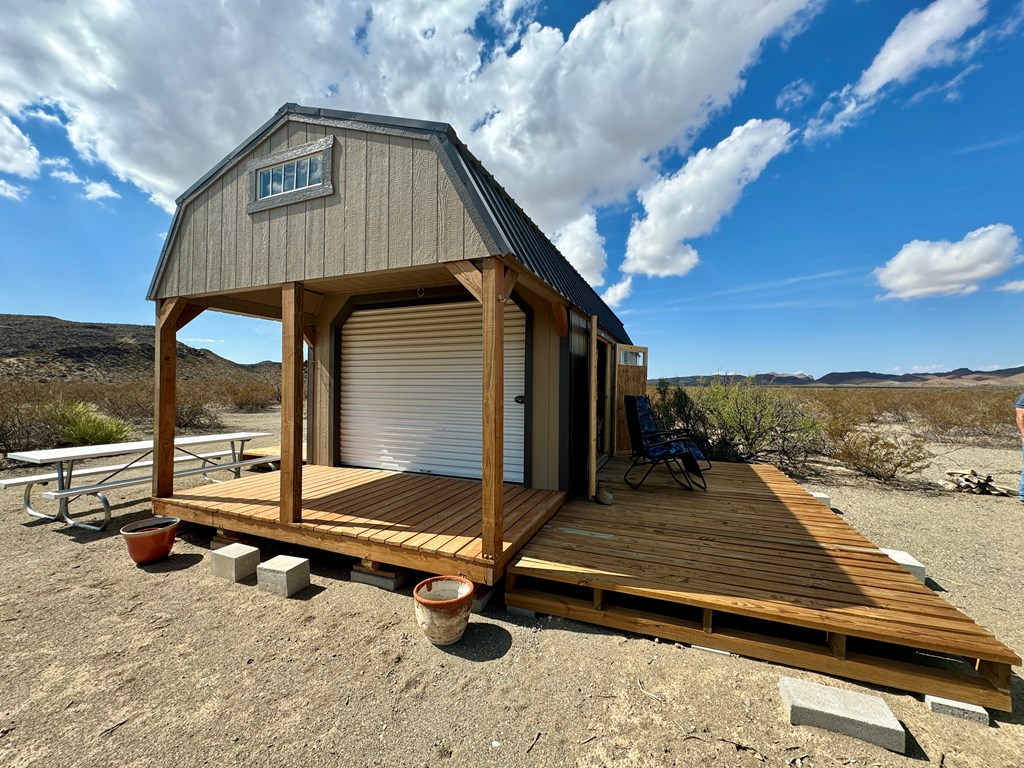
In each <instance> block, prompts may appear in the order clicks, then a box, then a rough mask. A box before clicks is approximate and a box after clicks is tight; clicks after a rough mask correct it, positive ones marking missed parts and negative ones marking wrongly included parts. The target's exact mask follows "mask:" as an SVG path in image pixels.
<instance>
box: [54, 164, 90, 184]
mask: <svg viewBox="0 0 1024 768" xmlns="http://www.w3.org/2000/svg"><path fill="white" fill-rule="evenodd" d="M50 176H52V177H53V178H55V179H59V180H60V181H63V182H65V183H67V184H84V183H85V182H84V181H82V179H81V177H80V176H79V175H78V174H77V173H75V172H74V171H68V170H64V169H63V168H60V169H58V170H56V171H50Z"/></svg>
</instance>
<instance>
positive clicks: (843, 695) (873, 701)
mask: <svg viewBox="0 0 1024 768" xmlns="http://www.w3.org/2000/svg"><path fill="white" fill-rule="evenodd" d="M779 693H780V694H781V695H782V703H783V706H784V707H785V709H786V715H787V716H788V717H789V722H790V723H792V724H793V725H813V726H814V727H815V728H824V729H825V730H827V731H834V732H835V733H841V734H843V735H845V736H852V737H853V738H855V739H860V740H861V741H867V742H869V743H871V744H877V745H878V746H880V747H884V748H885V749H888V750H891V751H893V752H899V753H903V752H906V749H907V732H906V730H904V728H903V726H902V725H901V724H900V721H899V720H897V719H896V716H895V715H894V714H893V713H892V710H891V709H889V705H888V704H886V703H885V702H884V701H883V700H882V699H881V698H880V697H878V696H870V695H868V694H866V693H858V692H856V691H846V690H842V689H840V688H832V687H830V686H827V685H819V684H818V683H810V682H807V681H806V680H797V679H796V678H793V677H781V678H779Z"/></svg>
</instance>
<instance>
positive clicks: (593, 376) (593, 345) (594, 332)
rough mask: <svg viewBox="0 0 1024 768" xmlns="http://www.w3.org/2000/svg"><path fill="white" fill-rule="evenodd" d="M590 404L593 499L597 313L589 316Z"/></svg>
mask: <svg viewBox="0 0 1024 768" xmlns="http://www.w3.org/2000/svg"><path fill="white" fill-rule="evenodd" d="M589 401H590V405H589V410H588V416H587V421H588V423H589V427H590V439H589V440H588V441H587V444H588V445H589V446H590V447H589V450H588V453H589V455H588V457H587V458H588V460H589V463H588V465H587V466H588V470H587V495H588V496H589V497H590V498H591V500H593V498H594V497H595V496H597V315H591V316H590V399H589Z"/></svg>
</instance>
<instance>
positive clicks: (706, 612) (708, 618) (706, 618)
mask: <svg viewBox="0 0 1024 768" xmlns="http://www.w3.org/2000/svg"><path fill="white" fill-rule="evenodd" d="M714 613H715V612H714V611H713V610H711V609H710V608H704V609H703V610H702V611H701V627H702V629H703V630H704V634H706V635H710V634H711V633H712V632H713V631H714V624H713V623H712V622H713V621H714Z"/></svg>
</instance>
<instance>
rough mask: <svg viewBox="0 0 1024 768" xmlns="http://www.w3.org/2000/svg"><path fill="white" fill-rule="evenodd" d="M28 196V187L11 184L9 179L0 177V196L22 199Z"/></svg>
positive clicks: (16, 199)
mask: <svg viewBox="0 0 1024 768" xmlns="http://www.w3.org/2000/svg"><path fill="white" fill-rule="evenodd" d="M27 196H28V188H27V187H22V186H19V185H17V184H11V183H10V182H9V181H4V180H3V179H0V197H5V198H7V199H8V200H14V201H18V200H24V199H25V198H26V197H27Z"/></svg>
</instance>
